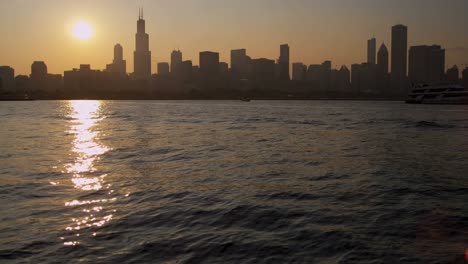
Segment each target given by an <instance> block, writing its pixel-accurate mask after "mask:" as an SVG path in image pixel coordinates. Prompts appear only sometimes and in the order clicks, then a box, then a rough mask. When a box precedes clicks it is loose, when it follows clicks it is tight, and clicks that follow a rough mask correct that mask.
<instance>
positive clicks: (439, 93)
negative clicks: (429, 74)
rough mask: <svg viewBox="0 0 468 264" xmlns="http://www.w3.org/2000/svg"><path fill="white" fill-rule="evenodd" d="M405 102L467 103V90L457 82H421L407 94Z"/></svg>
mask: <svg viewBox="0 0 468 264" xmlns="http://www.w3.org/2000/svg"><path fill="white" fill-rule="evenodd" d="M406 103H407V104H468V91H467V90H466V89H465V88H464V87H463V86H461V85H458V84H437V85H427V84H421V85H418V86H415V87H414V89H413V91H411V92H410V93H409V94H408V98H407V99H406Z"/></svg>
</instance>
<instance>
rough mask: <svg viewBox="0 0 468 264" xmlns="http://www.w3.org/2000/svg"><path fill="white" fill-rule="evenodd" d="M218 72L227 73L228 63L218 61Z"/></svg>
mask: <svg viewBox="0 0 468 264" xmlns="http://www.w3.org/2000/svg"><path fill="white" fill-rule="evenodd" d="M219 72H220V73H222V74H227V73H228V72H229V65H228V64H227V63H226V62H220V63H219Z"/></svg>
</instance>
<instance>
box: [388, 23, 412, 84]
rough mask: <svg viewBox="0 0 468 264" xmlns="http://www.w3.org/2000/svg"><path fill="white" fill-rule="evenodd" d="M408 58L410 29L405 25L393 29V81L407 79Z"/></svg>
mask: <svg viewBox="0 0 468 264" xmlns="http://www.w3.org/2000/svg"><path fill="white" fill-rule="evenodd" d="M407 58H408V28H407V27H406V26H404V25H396V26H394V27H392V62H391V63H392V69H391V70H392V73H391V75H392V79H393V80H396V81H402V80H405V79H406V74H407V60H408V59H407Z"/></svg>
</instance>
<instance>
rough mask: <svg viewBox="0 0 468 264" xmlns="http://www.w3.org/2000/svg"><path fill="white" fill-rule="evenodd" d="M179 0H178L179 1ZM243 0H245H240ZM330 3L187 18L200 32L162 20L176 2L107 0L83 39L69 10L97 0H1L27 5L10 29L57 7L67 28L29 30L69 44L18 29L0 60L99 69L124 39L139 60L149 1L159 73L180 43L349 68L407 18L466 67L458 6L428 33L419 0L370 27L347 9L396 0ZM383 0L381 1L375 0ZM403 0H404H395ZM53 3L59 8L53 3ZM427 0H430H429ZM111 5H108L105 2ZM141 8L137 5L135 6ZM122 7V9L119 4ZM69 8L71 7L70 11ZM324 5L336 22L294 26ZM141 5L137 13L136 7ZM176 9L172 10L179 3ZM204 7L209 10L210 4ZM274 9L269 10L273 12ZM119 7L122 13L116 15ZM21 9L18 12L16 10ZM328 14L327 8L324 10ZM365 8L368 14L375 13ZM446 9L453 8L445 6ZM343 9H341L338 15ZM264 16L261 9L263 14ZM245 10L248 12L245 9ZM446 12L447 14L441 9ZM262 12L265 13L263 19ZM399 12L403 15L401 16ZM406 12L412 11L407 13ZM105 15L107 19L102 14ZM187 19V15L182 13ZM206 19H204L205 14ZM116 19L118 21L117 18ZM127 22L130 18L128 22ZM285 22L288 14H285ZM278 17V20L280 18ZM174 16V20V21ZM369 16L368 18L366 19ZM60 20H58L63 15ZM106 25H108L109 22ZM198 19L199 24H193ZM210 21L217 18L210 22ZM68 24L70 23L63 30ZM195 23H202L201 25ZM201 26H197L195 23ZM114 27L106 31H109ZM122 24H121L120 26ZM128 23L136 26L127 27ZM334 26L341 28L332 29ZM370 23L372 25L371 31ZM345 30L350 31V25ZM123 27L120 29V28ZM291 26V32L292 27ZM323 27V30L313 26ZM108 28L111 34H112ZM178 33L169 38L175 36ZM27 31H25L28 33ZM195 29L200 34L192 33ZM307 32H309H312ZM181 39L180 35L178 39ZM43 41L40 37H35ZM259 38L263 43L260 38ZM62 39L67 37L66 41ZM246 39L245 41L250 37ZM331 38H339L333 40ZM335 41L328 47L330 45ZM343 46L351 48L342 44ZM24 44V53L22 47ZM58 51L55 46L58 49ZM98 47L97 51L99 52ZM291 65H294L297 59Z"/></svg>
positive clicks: (423, 37) (58, 69)
mask: <svg viewBox="0 0 468 264" xmlns="http://www.w3.org/2000/svg"><path fill="white" fill-rule="evenodd" d="M176 2H177V1H176ZM240 2H243V1H240ZM264 2H265V1H257V2H255V3H254V4H253V5H254V6H255V5H257V6H258V5H261V3H264ZM330 2H331V3H328V2H327V3H325V2H323V1H317V3H315V5H316V6H315V7H317V8H315V9H313V10H312V9H311V10H309V11H311V13H310V14H309V15H308V16H303V12H299V13H298V14H297V19H295V20H296V21H295V22H294V23H296V24H294V23H293V24H291V23H292V22H284V23H283V24H281V25H280V27H277V26H275V24H269V25H271V26H268V25H266V24H265V25H263V28H262V27H261V26H260V25H259V22H258V21H261V20H262V19H264V20H266V21H270V22H271V21H272V18H275V17H277V15H278V12H279V8H280V7H282V6H283V5H282V4H281V3H280V2H278V1H273V2H271V4H270V5H269V6H268V7H267V6H265V10H263V11H262V12H261V13H257V14H255V13H252V10H250V9H249V12H247V14H246V15H245V16H247V18H251V19H250V20H248V21H237V22H233V21H231V17H230V16H228V17H227V18H226V22H225V23H224V26H225V28H224V29H223V30H220V31H219V32H211V30H212V28H210V27H206V28H204V27H201V25H200V23H201V22H200V21H198V20H197V21H190V19H188V20H189V21H186V29H187V30H188V31H190V30H195V32H188V31H187V34H182V33H181V27H180V24H178V23H175V24H174V23H164V21H161V19H163V18H164V19H166V20H167V21H166V22H168V21H172V20H173V19H174V18H173V17H169V16H168V15H167V14H166V15H161V12H162V11H171V10H172V9H173V8H174V5H173V4H169V3H168V2H166V1H161V2H158V4H153V3H150V2H149V1H141V3H135V4H129V3H126V2H121V1H113V2H112V4H110V2H109V1H101V2H99V3H98V4H97V6H96V8H95V10H93V11H89V12H88V16H87V17H84V18H83V19H85V20H87V21H89V22H90V24H91V25H92V26H93V28H94V29H95V36H93V37H92V38H91V39H90V40H89V41H87V42H79V41H77V40H76V39H72V38H71V37H70V36H69V35H67V34H69V32H67V31H68V29H67V27H68V25H69V22H70V21H75V20H76V19H75V18H66V15H67V14H68V11H69V12H71V11H70V10H68V9H71V8H72V7H75V9H77V10H75V11H76V13H75V14H74V15H75V17H78V16H80V15H79V13H82V12H83V11H82V10H84V9H85V8H86V7H87V6H89V5H91V4H92V5H96V3H91V2H88V1H84V2H83V3H82V4H81V5H80V6H79V8H78V7H77V6H76V4H73V3H70V2H68V3H60V2H57V1H41V5H40V6H38V5H37V4H36V3H33V2H31V1H20V2H17V3H1V4H0V5H1V6H2V7H5V8H2V10H13V11H14V10H15V9H17V8H21V10H22V11H24V12H23V13H24V14H23V15H20V16H15V17H14V19H12V20H11V21H9V22H4V23H3V24H6V25H7V27H5V28H4V31H5V32H4V34H8V32H9V31H10V30H11V28H14V25H15V23H19V22H18V21H19V20H21V19H23V20H24V19H26V18H25V17H23V16H27V15H28V14H29V15H30V14H31V12H33V11H32V10H30V9H31V8H33V7H40V8H41V10H42V11H43V13H48V12H52V11H56V13H53V12H52V15H51V18H45V19H44V20H46V22H47V20H49V19H52V18H57V19H58V20H60V18H62V19H65V20H66V21H63V24H62V25H61V27H62V30H58V28H60V25H55V24H54V25H53V26H50V27H42V26H41V23H39V24H37V23H34V25H37V26H38V28H40V29H41V30H37V31H38V32H35V33H31V34H30V36H29V37H31V38H38V37H39V36H38V35H40V34H44V35H47V34H50V33H53V34H54V36H55V37H56V38H57V39H61V40H62V41H64V42H65V43H66V45H63V46H64V47H63V48H66V47H67V48H70V50H73V52H70V50H67V51H66V52H63V51H62V45H59V46H60V47H57V46H54V45H52V44H57V43H55V42H54V41H53V39H49V38H47V37H45V38H44V39H37V41H35V44H34V49H32V48H31V47H29V48H28V45H29V46H32V44H31V42H26V43H24V42H19V44H17V45H12V42H16V43H18V39H22V38H24V37H25V35H21V34H15V35H12V36H13V37H12V38H7V40H6V41H4V43H2V44H0V49H1V50H4V51H6V52H2V53H3V56H2V58H1V64H3V65H10V66H12V67H13V68H15V70H16V74H26V75H29V74H30V65H31V62H32V61H41V60H43V61H45V62H46V63H47V65H48V68H49V72H51V73H60V74H62V73H63V72H64V71H65V70H68V69H71V68H74V67H76V65H79V64H83V63H89V64H91V65H92V66H93V68H97V69H105V66H106V64H107V63H108V62H109V61H111V60H112V47H113V46H114V45H115V44H116V43H120V44H121V45H122V46H123V50H124V56H123V57H124V59H125V60H127V65H133V56H132V55H133V54H132V53H133V51H134V49H135V44H134V37H133V36H134V35H133V34H134V31H135V29H134V25H135V17H136V12H137V11H138V7H139V6H142V7H143V8H145V19H146V29H147V33H148V34H149V35H150V47H149V49H150V50H151V51H152V53H153V58H152V60H151V67H152V68H153V71H152V73H156V70H155V69H156V65H157V63H160V62H170V53H171V51H172V50H174V49H178V48H180V50H181V51H182V52H183V53H184V59H186V60H192V62H193V64H194V65H198V64H199V62H198V53H199V52H200V51H204V50H209V51H215V52H219V53H220V61H223V62H230V51H231V50H235V49H242V48H245V49H246V50H247V53H248V54H249V56H251V57H252V58H263V57H264V58H269V59H275V60H277V59H278V50H277V49H278V46H279V45H280V44H284V43H288V44H289V45H290V47H291V58H290V62H291V64H292V63H294V62H303V63H305V64H317V63H321V62H322V61H325V60H331V61H332V63H333V65H332V66H333V68H339V67H340V66H341V65H346V66H347V67H348V68H350V66H351V64H353V63H361V62H365V61H367V49H366V46H367V43H366V40H368V39H370V38H371V37H375V38H376V39H377V47H380V45H381V44H382V43H385V45H386V46H387V47H388V48H389V49H391V30H390V27H391V26H393V25H395V24H397V22H401V23H402V24H405V25H406V26H408V28H409V32H408V48H409V47H410V46H415V45H433V44H437V45H442V46H443V47H444V48H445V49H446V56H447V58H446V65H445V66H446V68H450V67H451V66H453V65H454V64H457V65H458V66H459V67H460V68H463V64H465V63H467V62H466V61H468V58H467V48H466V46H467V43H468V41H467V39H468V37H467V33H466V32H464V31H461V30H460V29H461V28H460V27H462V26H463V23H461V22H463V19H464V18H461V17H458V16H457V14H458V12H452V13H450V14H451V20H450V21H451V22H450V23H449V24H448V25H440V26H439V27H433V28H434V30H432V31H430V32H427V30H422V29H424V24H421V23H417V22H415V21H416V20H412V19H409V18H408V17H406V15H405V13H406V11H405V10H406V9H404V8H403V7H405V6H406V7H410V8H409V9H411V8H414V3H411V4H404V3H400V4H401V6H402V8H401V9H402V10H403V11H404V12H403V11H402V13H401V14H398V13H396V14H392V15H393V16H394V18H389V15H388V14H387V15H386V16H385V19H375V21H374V22H373V23H369V21H372V20H369V19H370V18H369V17H367V18H366V20H367V21H366V22H367V23H368V24H373V25H372V26H370V27H359V26H356V27H353V25H356V24H358V25H359V23H357V22H359V21H360V19H349V18H346V17H344V13H346V14H355V15H356V14H357V13H356V12H357V11H356V10H355V8H357V7H359V6H360V5H364V4H366V5H367V7H368V9H372V10H367V11H369V13H372V14H374V15H376V14H378V13H379V12H381V11H382V9H392V8H395V6H393V4H389V3H383V2H382V3H380V4H378V3H373V4H369V3H368V1H357V2H355V6H354V8H347V9H346V8H345V7H347V6H348V5H349V4H348V3H342V2H341V1H330ZM376 2H379V1H376ZM396 2H399V1H396ZM414 2H421V1H414ZM52 3H54V4H55V5H54V7H51V6H52ZM337 3H341V4H342V5H344V6H345V7H343V8H341V9H339V8H338V7H336V5H337ZM425 3H427V1H426V2H425ZM207 4H211V5H210V6H209V8H207V9H206V20H210V19H214V20H216V19H220V18H219V17H218V16H222V15H225V12H227V10H229V9H231V8H232V11H233V12H234V13H236V12H237V11H238V10H239V9H238V8H239V5H238V4H235V3H230V2H228V3H226V4H227V6H229V9H228V8H227V7H226V9H220V4H217V3H215V2H213V1H208V0H205V1H200V3H199V7H198V8H202V7H203V6H204V5H207ZM440 4H441V3H436V2H434V1H429V4H427V10H428V13H432V12H433V9H435V7H437V6H440ZM188 5H189V7H193V5H194V4H193V3H188ZM445 5H447V6H448V8H455V7H458V8H462V7H465V6H466V5H467V4H466V3H464V2H463V1H455V0H454V1H451V3H450V4H447V3H445ZM313 6H314V4H310V3H305V2H304V1H292V3H291V7H290V8H285V9H284V10H283V12H279V13H282V14H283V15H284V16H289V15H291V14H292V13H293V12H292V11H294V10H297V9H299V8H301V7H313ZM369 6H370V7H369ZM106 7H108V8H109V9H106ZM124 7H130V8H128V9H126V10H121V9H122V8H124ZM134 7H135V8H134ZM114 9H115V10H114ZM344 9H346V10H344ZM59 10H65V11H63V12H59ZM67 10H68V11H67ZM317 10H322V11H324V10H325V11H327V10H328V12H332V11H334V12H335V16H332V17H329V20H333V19H335V21H333V22H329V23H328V24H318V25H319V26H314V27H310V28H307V29H306V30H304V29H298V28H296V27H294V25H296V26H297V25H298V24H299V25H300V24H304V25H309V24H310V21H308V20H306V19H304V18H307V17H309V16H310V17H311V18H312V17H313V14H314V12H317ZM133 11H134V12H133ZM172 11H173V10H172ZM179 11H180V15H179V18H180V16H183V15H184V14H185V13H186V12H187V11H184V10H179ZM204 11H205V10H204ZM267 11H268V12H267ZM114 12H115V14H114ZM13 13H14V12H13ZM325 13H326V12H325ZM369 13H366V14H369ZM446 13H447V12H446ZM339 14H341V15H343V17H341V16H337V15H339ZM37 15H38V14H35V15H32V17H28V18H27V19H30V20H34V18H37ZM110 15H116V16H120V15H121V16H122V19H118V21H117V22H115V23H108V22H107V23H103V20H105V18H106V17H108V16H110ZM260 15H262V16H260ZM243 16H244V15H243ZM442 16H445V15H444V14H442ZM260 17H262V19H260ZM398 17H401V18H400V19H398ZM405 17H406V18H405ZM8 18H9V15H8V14H6V15H5V16H3V18H0V19H8ZM97 18H99V19H100V20H101V21H99V19H97ZM253 18H258V21H253V20H252V19H253ZM322 19H323V21H327V19H326V18H323V17H321V16H319V17H317V16H315V17H313V20H314V21H316V22H320V21H322ZM182 20H185V19H182ZM201 20H203V19H201ZM111 21H114V20H111ZM127 21H128V23H127ZM279 21H281V20H279ZM279 21H278V22H279ZM323 21H322V22H323ZM339 21H341V22H349V23H347V24H345V25H346V27H347V28H346V30H343V31H342V32H339V31H337V30H336V29H337V26H338V25H339V23H338V22H339ZM172 22H173V21H172ZM361 22H362V21H361ZM56 23H58V22H56ZM246 23H251V27H247V28H243V29H240V28H241V27H242V26H245V24H246ZM426 23H433V22H432V21H426ZM103 24H104V25H105V26H103ZM193 24H196V26H194V25H193ZM208 24H211V23H208ZM30 26H31V25H29V24H26V25H25V26H24V27H23V28H21V29H19V31H20V32H28V31H29V30H30V29H28V27H30ZM64 27H65V29H66V30H63V28H64ZM194 27H195V29H194ZM197 27H198V30H196V29H197ZM105 28H107V30H105ZM117 28H118V30H117ZM325 28H330V31H325ZM127 29H129V31H128V32H127ZM259 29H263V31H260V32H263V33H264V34H263V35H260V36H257V37H259V38H260V37H261V38H260V39H262V40H265V41H258V40H257V41H256V40H255V39H251V38H249V36H250V35H249V34H251V33H252V31H255V30H259ZM272 29H276V31H277V32H275V33H274V34H271V32H270V31H271V30H272ZM332 29H334V30H332ZM367 29H369V30H368V31H367V32H365V30H367ZM301 30H302V31H304V33H303V34H299V32H298V31H301ZM163 31H168V32H169V33H167V32H166V33H164V32H163ZM345 31H346V32H345ZM348 31H350V32H351V33H353V34H354V35H353V36H352V37H351V38H349V39H348V41H347V42H343V41H342V40H340V39H342V38H346V36H347V34H351V33H348ZM440 31H443V34H440ZM116 32H118V33H116ZM239 32H241V33H244V34H246V37H245V38H235V37H236V36H237V35H238V34H239ZM288 32H289V34H287V33H288ZM314 32H316V33H314ZM106 34H107V35H106ZM110 34H114V35H115V36H113V37H110V36H109V35H110ZM167 34H169V35H172V36H171V37H168V35H167ZM212 35H214V37H215V39H214V40H213V41H211V42H210V43H209V44H208V45H207V44H206V43H205V42H204V41H208V39H210V37H212ZM27 36H28V35H26V37H27ZM194 36H196V37H197V38H193V37H194ZM187 37H191V39H192V41H187V40H185V39H186V38H187ZM306 37H308V39H307V38H306ZM315 38H318V39H320V41H315V42H314V39H315ZM179 39H180V41H179ZM36 42H37V43H36ZM254 42H258V43H254ZM59 43H60V41H59ZM243 43H245V44H243ZM331 43H335V45H331V46H330V44H331ZM43 45H46V48H41V46H43ZM325 45H327V46H330V47H327V48H325V47H324V46H325ZM343 46H344V47H343ZM20 50H21V52H19V51H20ZM52 50H54V51H55V52H53V53H52ZM94 53H96V54H97V55H93V54H94ZM290 66H291V65H290ZM132 68H133V67H128V68H127V71H128V72H132Z"/></svg>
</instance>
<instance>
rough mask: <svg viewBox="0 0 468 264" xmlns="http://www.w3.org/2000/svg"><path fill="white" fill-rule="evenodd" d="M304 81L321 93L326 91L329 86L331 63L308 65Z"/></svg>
mask: <svg viewBox="0 0 468 264" xmlns="http://www.w3.org/2000/svg"><path fill="white" fill-rule="evenodd" d="M306 79H307V80H308V81H311V82H312V83H313V86H314V87H316V88H319V89H320V90H321V91H328V90H329V89H330V85H331V61H324V62H323V63H322V64H312V65H309V68H308V69H307V74H306Z"/></svg>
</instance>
